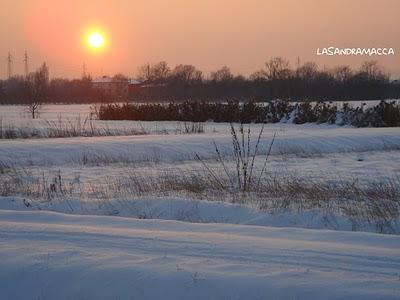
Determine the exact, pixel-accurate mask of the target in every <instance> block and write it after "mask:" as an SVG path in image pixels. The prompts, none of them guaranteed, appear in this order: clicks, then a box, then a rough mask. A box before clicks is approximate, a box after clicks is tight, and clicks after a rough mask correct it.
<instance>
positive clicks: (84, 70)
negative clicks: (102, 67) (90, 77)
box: [82, 63, 87, 78]
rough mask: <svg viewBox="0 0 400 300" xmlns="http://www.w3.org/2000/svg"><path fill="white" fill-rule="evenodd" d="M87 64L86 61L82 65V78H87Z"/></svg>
mask: <svg viewBox="0 0 400 300" xmlns="http://www.w3.org/2000/svg"><path fill="white" fill-rule="evenodd" d="M86 75H87V74H86V64H85V63H83V65H82V78H86Z"/></svg>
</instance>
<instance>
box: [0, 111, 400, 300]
mask: <svg viewBox="0 0 400 300" xmlns="http://www.w3.org/2000/svg"><path fill="white" fill-rule="evenodd" d="M89 113H90V109H89V106H88V105H71V106H68V105H50V106H45V107H44V110H43V113H42V114H41V115H40V118H39V119H37V120H31V119H29V117H28V115H27V114H26V113H25V112H24V110H23V107H18V106H0V119H1V124H2V126H9V125H10V126H11V125H12V126H19V127H27V128H37V129H40V130H46V126H48V124H49V123H48V122H49V121H50V122H53V121H54V122H58V120H60V117H59V116H61V118H62V120H64V121H66V122H68V120H72V121H74V120H75V121H76V120H81V121H82V120H84V119H86V118H87V117H88V115H89ZM93 124H94V126H97V127H99V128H100V127H101V128H103V127H104V128H112V130H116V131H125V132H127V131H129V130H130V129H135V130H142V131H145V132H146V134H145V135H133V136H103V137H75V138H45V139H37V138H33V139H10V140H1V139H0V244H1V246H0V299H55V298H57V299H276V298H278V299H321V298H324V299H325V298H328V299H337V298H341V299H349V298H352V299H353V298H356V299H377V298H379V299H399V297H400V289H399V287H400V285H399V283H400V271H399V270H400V250H399V249H400V236H399V235H398V234H399V233H400V218H399V215H398V212H399V202H400V199H399V193H400V186H399V184H400V131H399V129H398V128H350V127H338V126H334V125H330V126H328V125H316V124H306V125H292V124H268V125H266V126H265V129H264V134H263V136H262V139H261V142H260V145H259V147H260V151H259V153H258V155H257V157H256V158H255V172H256V173H257V172H259V171H260V169H261V168H262V166H263V164H264V162H265V155H266V153H267V150H268V147H269V145H270V142H271V140H272V139H273V135H274V134H276V138H275V142H274V144H273V147H272V151H271V156H270V157H269V159H268V161H267V164H266V166H267V168H266V172H265V174H264V176H263V177H262V178H261V177H260V178H261V179H262V182H263V183H264V182H266V183H268V184H266V185H265V186H263V188H264V190H263V191H262V192H261V193H260V192H258V191H257V192H254V193H246V194H242V193H241V192H240V191H239V192H235V193H232V192H231V191H221V190H218V189H215V187H214V186H213V185H212V182H213V179H210V178H208V177H209V175H210V173H207V170H206V169H205V166H204V164H205V163H206V166H208V167H210V168H212V169H213V170H214V172H215V174H217V175H218V176H221V178H222V177H223V176H224V168H225V167H227V168H228V169H229V168H231V169H232V170H235V163H234V161H233V160H232V155H233V148H232V137H231V135H230V127H229V125H228V124H215V123H211V122H210V123H206V124H205V125H204V133H200V134H177V133H179V132H180V129H179V128H180V127H181V126H182V124H180V123H179V122H133V121H98V120H93ZM246 128H247V127H246ZM260 129H261V125H259V124H257V125H254V124H253V125H251V147H252V149H254V147H255V144H256V139H257V134H258V131H259V130H260ZM214 142H215V143H216V144H217V146H218V149H219V151H220V153H221V155H222V156H223V157H224V160H226V165H221V163H220V162H219V161H218V159H217V157H216V151H215V146H214V144H213V143H214ZM195 154H197V155H198V156H200V157H201V158H202V159H203V160H204V161H198V160H196V159H195ZM214 181H215V180H214ZM285 189H287V190H288V191H286V190H285ZM368 197H369V198H368ZM365 199H368V200H367V201H366V200H365ZM253 200H254V201H253ZM388 205H389V206H388ZM262 207H263V208H262ZM274 208H276V209H274ZM149 219H152V220H149ZM205 223H208V224H205ZM271 226H272V227H271ZM331 230H332V231H331ZM333 230H335V231H333ZM350 231H358V232H350ZM382 232H383V233H392V235H388V234H382Z"/></svg>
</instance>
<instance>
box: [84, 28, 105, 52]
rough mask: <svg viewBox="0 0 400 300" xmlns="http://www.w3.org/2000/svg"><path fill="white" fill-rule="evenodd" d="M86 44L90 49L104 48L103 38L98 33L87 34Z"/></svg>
mask: <svg viewBox="0 0 400 300" xmlns="http://www.w3.org/2000/svg"><path fill="white" fill-rule="evenodd" d="M87 42H88V44H89V45H90V46H91V47H92V48H96V49H98V48H101V47H103V46H104V36H103V35H102V34H101V33H99V32H93V33H91V34H89V36H88V39H87Z"/></svg>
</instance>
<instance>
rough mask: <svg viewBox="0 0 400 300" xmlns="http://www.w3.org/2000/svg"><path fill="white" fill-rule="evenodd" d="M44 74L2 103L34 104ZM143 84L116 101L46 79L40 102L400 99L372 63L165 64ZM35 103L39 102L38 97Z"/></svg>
mask: <svg viewBox="0 0 400 300" xmlns="http://www.w3.org/2000/svg"><path fill="white" fill-rule="evenodd" d="M42 67H43V66H42ZM46 68H47V66H46ZM38 72H40V69H38V70H37V71H36V72H33V73H32V74H33V75H32V74H30V75H28V76H14V77H11V78H9V79H7V80H0V103H3V104H27V103H31V102H32V97H33V96H34V95H32V93H31V91H32V80H33V77H34V76H37V74H38ZM42 73H43V70H42ZM34 74H36V75H34ZM47 74H48V68H47ZM113 79H115V80H116V82H117V81H118V82H119V84H121V82H122V83H124V82H125V83H126V84H128V82H129V81H128V78H127V77H126V76H124V75H122V74H117V75H114V77H113ZM137 79H138V80H139V81H140V82H141V84H138V85H131V86H130V88H129V90H128V91H129V92H128V93H126V94H123V95H122V96H121V95H119V96H118V97H116V96H115V95H112V94H107V93H106V92H104V90H101V89H99V88H96V87H94V86H93V84H92V78H91V77H90V76H85V77H83V78H79V79H65V78H53V79H51V80H50V79H49V78H46V79H45V80H44V81H43V84H42V87H41V88H42V91H41V93H40V98H41V99H40V102H42V103H46V102H49V103H98V102H102V103H103V102H109V103H110V102H117V101H118V102H121V101H136V102H154V101H156V102H171V101H177V102H180V101H192V100H193V101H203V100H207V101H216V102H218V101H221V102H226V101H250V100H251V101H258V102H263V101H268V100H273V99H283V100H288V101H325V100H372V99H391V98H400V84H398V83H397V84H395V83H393V82H392V81H391V80H390V75H389V74H388V73H386V72H385V71H383V69H382V68H381V67H380V66H379V64H378V63H377V62H376V61H366V62H364V63H363V64H362V65H361V67H360V68H358V69H352V68H350V67H349V66H336V67H334V68H323V69H321V68H319V67H318V66H317V65H316V64H315V63H313V62H305V63H302V64H301V63H297V64H296V66H295V67H291V66H290V63H289V61H288V60H286V59H284V58H280V57H275V58H271V59H270V60H269V61H267V62H266V63H265V64H264V66H263V67H262V68H261V69H260V70H258V71H256V72H254V73H252V74H251V75H250V76H243V75H235V74H233V73H232V72H231V70H230V68H229V67H227V66H224V67H222V68H220V69H219V70H216V71H213V72H211V73H210V74H208V75H206V74H205V73H204V72H202V71H201V70H199V69H198V68H196V67H195V66H193V65H177V66H175V67H173V68H172V67H170V66H169V65H168V64H167V63H166V62H159V63H156V64H146V65H143V66H141V67H140V68H139V69H138V71H137ZM29 86H31V87H29ZM35 97H36V98H38V95H36V96H35ZM37 100H38V99H37ZM37 100H35V101H36V102H37Z"/></svg>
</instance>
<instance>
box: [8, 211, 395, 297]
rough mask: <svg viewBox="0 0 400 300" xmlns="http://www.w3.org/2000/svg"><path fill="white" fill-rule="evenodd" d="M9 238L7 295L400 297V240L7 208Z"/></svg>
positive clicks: (298, 230) (345, 233)
mask: <svg viewBox="0 0 400 300" xmlns="http://www.w3.org/2000/svg"><path fill="white" fill-rule="evenodd" d="M0 236H1V239H0V258H1V259H0V269H1V270H2V271H1V272H0V290H1V292H2V298H4V299H55V298H57V299H250V298H251V299H265V298H268V299H271V298H273V299H276V298H279V299H349V298H352V299H376V298H380V299H398V296H399V294H400V285H399V279H400V278H399V269H400V252H399V250H398V249H399V248H400V238H399V237H397V236H390V235H378V234H371V233H359V232H357V233H352V232H333V231H327V230H305V229H293V228H290V229H289V228H271V227H258V226H241V225H223V224H218V225H216V224H189V223H184V222H177V221H160V220H136V219H125V218H116V217H100V216H73V215H64V214H58V213H51V212H16V211H5V210H3V211H0ZM227 287H229V288H227Z"/></svg>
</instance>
